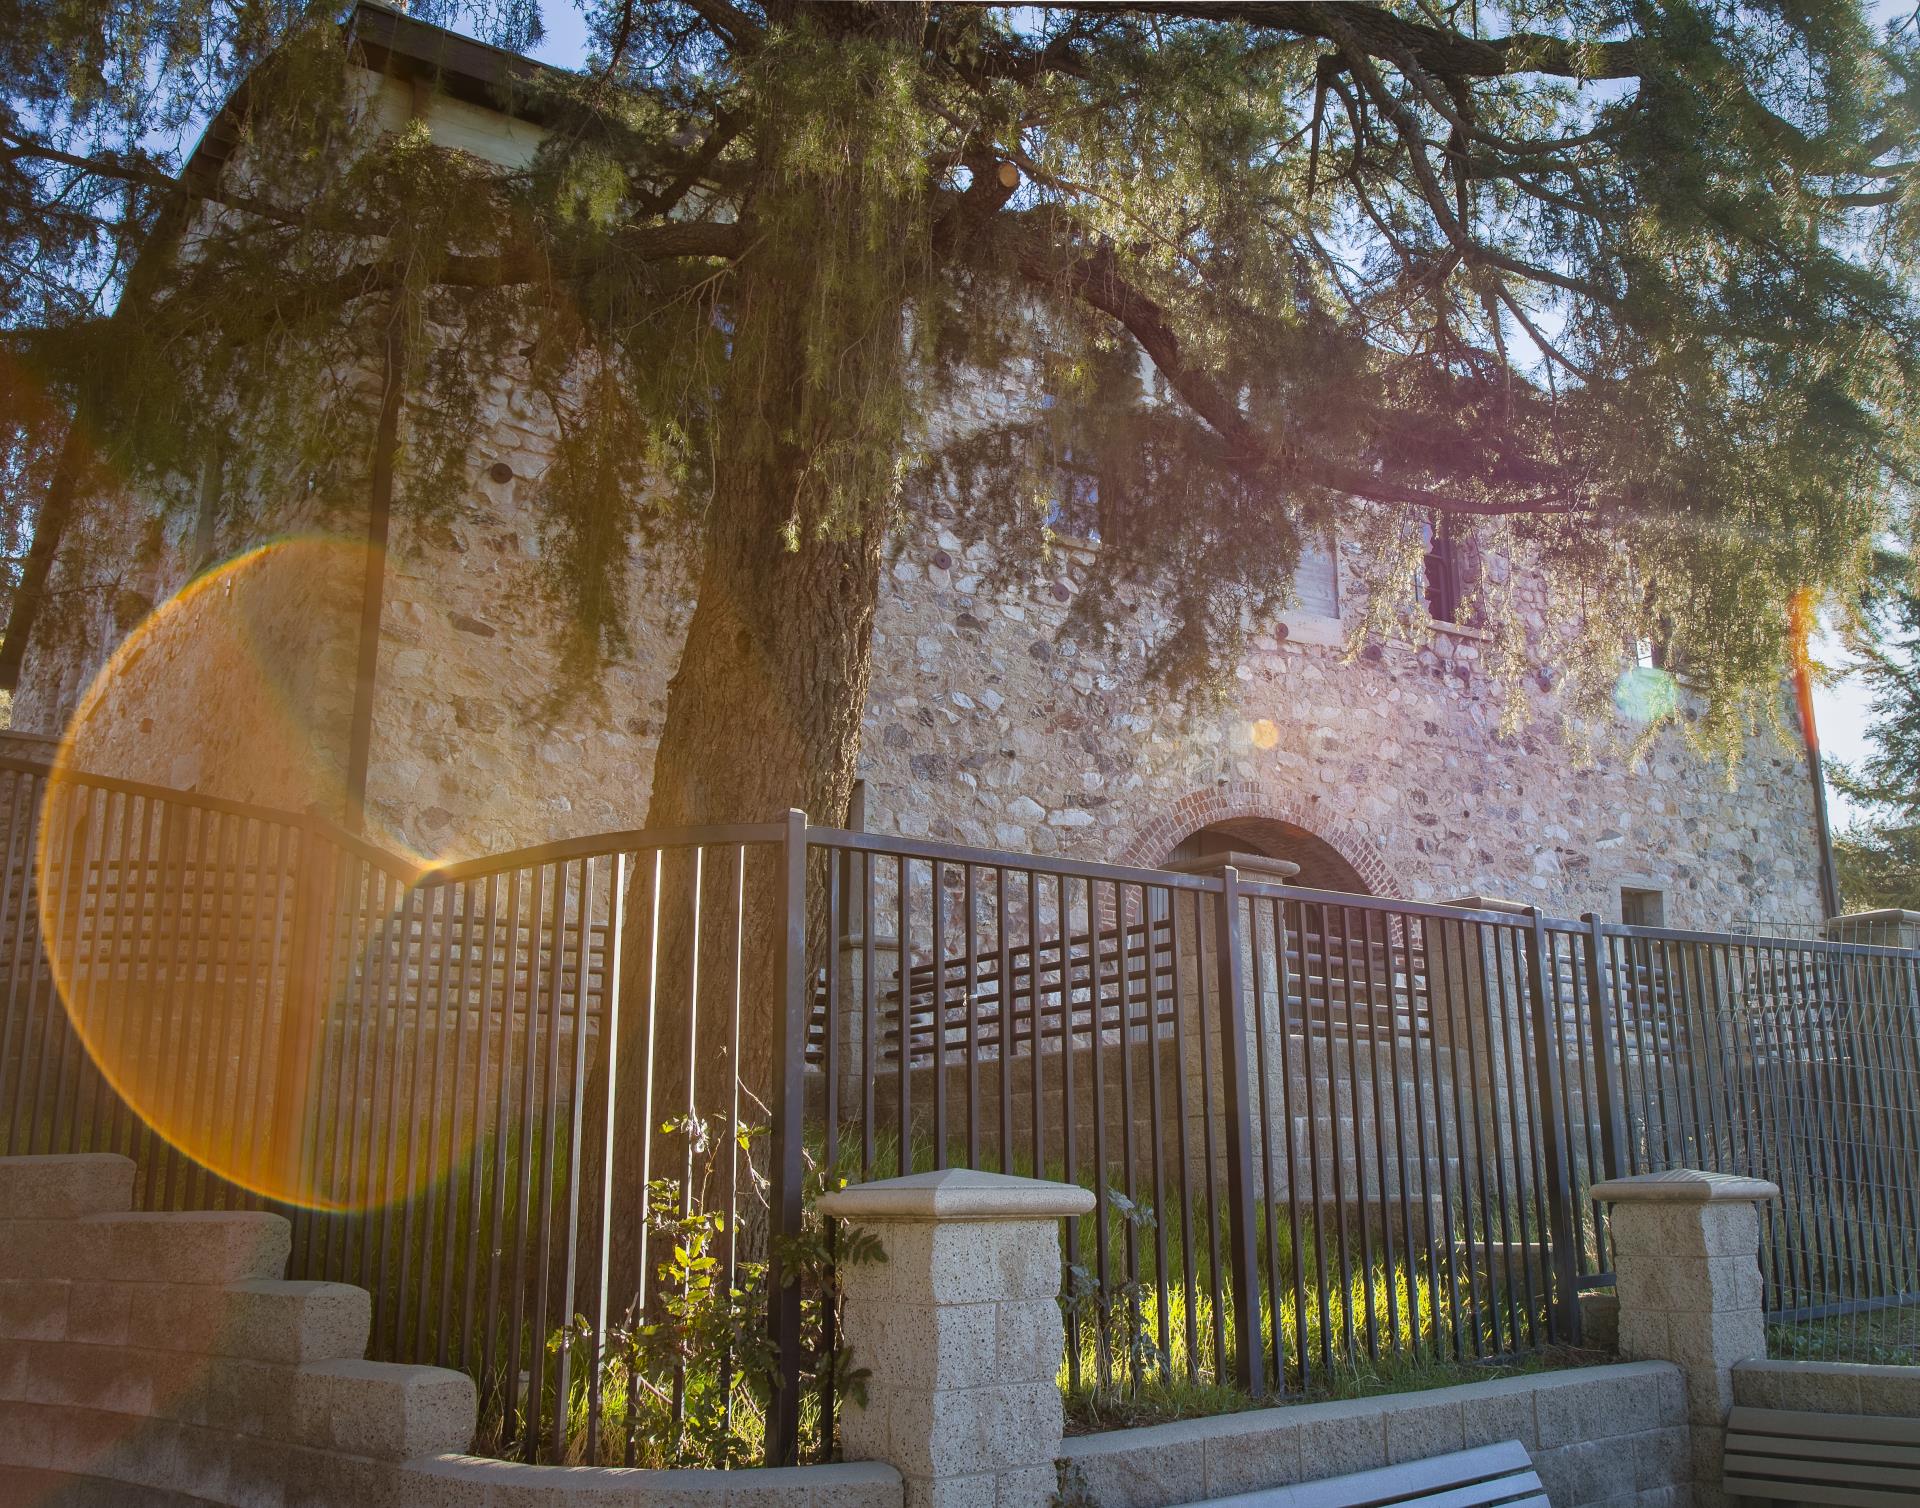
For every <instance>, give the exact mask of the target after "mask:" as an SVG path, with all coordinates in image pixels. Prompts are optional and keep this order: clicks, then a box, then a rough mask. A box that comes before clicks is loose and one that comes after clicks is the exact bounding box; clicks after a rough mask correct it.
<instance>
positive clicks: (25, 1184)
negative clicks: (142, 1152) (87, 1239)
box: [0, 1152, 133, 1242]
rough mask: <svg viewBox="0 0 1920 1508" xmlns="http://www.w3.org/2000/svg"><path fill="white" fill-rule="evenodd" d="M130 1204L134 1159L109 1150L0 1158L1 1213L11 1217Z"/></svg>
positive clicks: (64, 1215)
mask: <svg viewBox="0 0 1920 1508" xmlns="http://www.w3.org/2000/svg"><path fill="white" fill-rule="evenodd" d="M132 1206H133V1161H132V1159H131V1158H126V1157H116V1156H114V1155H113V1154H112V1153H108V1152H80V1153H71V1154H63V1155H57V1156H50V1157H0V1212H4V1218H5V1219H7V1220H71V1219H73V1218H75V1217H76V1216H79V1215H100V1214H107V1213H110V1212H112V1211H115V1210H126V1209H130V1208H132ZM5 1239H6V1238H5V1236H4V1235H0V1242H4V1241H5Z"/></svg>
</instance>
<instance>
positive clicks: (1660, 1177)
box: [1587, 1168, 1780, 1204]
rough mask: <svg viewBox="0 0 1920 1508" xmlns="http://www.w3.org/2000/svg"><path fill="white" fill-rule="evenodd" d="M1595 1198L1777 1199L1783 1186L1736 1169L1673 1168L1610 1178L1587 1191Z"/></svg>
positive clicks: (1714, 1201)
mask: <svg viewBox="0 0 1920 1508" xmlns="http://www.w3.org/2000/svg"><path fill="white" fill-rule="evenodd" d="M1587 1194H1588V1197H1589V1198H1592V1199H1603V1200H1605V1201H1607V1202H1608V1203H1609V1204H1623V1203H1632V1202H1634V1201H1635V1200H1640V1201H1644V1202H1646V1203H1649V1204H1754V1203H1757V1202H1759V1201H1760V1200H1763V1199H1778V1198H1779V1197H1780V1186H1779V1185H1778V1184H1774V1183H1768V1182H1767V1181H1766V1179H1764V1178H1743V1177H1741V1176H1740V1175H1739V1174H1737V1173H1708V1172H1704V1171H1702V1170H1701V1169H1699V1168H1674V1169H1672V1170H1671V1171H1669V1172H1665V1173H1636V1174H1635V1175H1634V1176H1633V1177H1631V1178H1610V1179H1608V1180H1607V1181H1606V1182H1605V1183H1596V1184H1595V1185H1594V1186H1593V1187H1592V1188H1591V1189H1589V1190H1588V1191H1587Z"/></svg>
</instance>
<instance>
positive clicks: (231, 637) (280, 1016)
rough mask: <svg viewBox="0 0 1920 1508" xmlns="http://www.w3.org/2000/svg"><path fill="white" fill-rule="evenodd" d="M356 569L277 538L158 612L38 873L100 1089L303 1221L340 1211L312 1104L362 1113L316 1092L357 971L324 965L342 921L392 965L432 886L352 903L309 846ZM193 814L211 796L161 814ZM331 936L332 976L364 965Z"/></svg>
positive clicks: (67, 785)
mask: <svg viewBox="0 0 1920 1508" xmlns="http://www.w3.org/2000/svg"><path fill="white" fill-rule="evenodd" d="M366 558H367V557H366V551H365V547H363V546H357V545H354V544H352V543H350V542H344V541H339V540H328V539H319V538H300V539H283V540H277V541H274V542H272V543H270V544H267V545H263V546H261V547H259V548H257V549H254V550H250V551H248V552H246V553H245V554H243V555H240V556H237V557H235V558H234V559H232V560H230V561H228V562H226V563H225V564H224V565H221V566H219V567H216V568H215V569H213V570H211V571H209V572H207V573H206V574H205V575H202V576H201V577H199V578H197V579H196V580H194V581H193V582H191V583H190V584H189V585H187V586H186V587H185V588H183V589H182V590H181V591H180V592H178V593H177V594H175V595H174V596H173V597H172V598H170V599H169V600H168V601H166V602H165V603H163V604H162V605H161V606H160V607H158V608H157V609H155V610H154V611H153V612H152V613H151V614H150V615H149V616H148V617H147V618H146V619H145V620H144V621H143V622H142V623H141V624H140V625H139V626H138V627H137V628H135V630H134V631H133V632H132V633H131V634H129V635H128V637H127V639H126V640H125V642H124V643H122V644H121V645H120V647H119V648H118V649H117V650H116V651H115V652H114V653H113V655H112V656H111V658H110V659H109V660H108V661H107V663H106V664H105V665H104V666H103V667H102V668H101V670H100V672H99V674H98V675H97V676H96V677H95V678H94V680H93V683H92V684H91V685H90V686H89V688H88V690H87V692H86V695H85V696H83V697H82V698H81V701H80V704H79V708H78V710H77V711H76V712H75V714H74V716H73V718H72V720H71V722H70V723H69V725H68V727H67V730H66V733H65V736H64V737H63V739H62V742H61V746H60V751H59V754H58V756H57V758H56V761H55V765H54V769H53V772H52V774H51V776H50V778H49V780H48V782H47V794H46V797H45V799H44V801H43V804H42V811H41V821H40V837H39V844H38V849H37V852H36V856H35V878H36V883H37V889H38V905H39V914H40V922H41V930H42V936H43V938H44V941H45V946H46V952H47V957H48V959H49V961H50V963H51V966H52V974H53V979H54V983H55V986H56V987H57V989H58V991H59V994H60V999H61V1002H62V1004H63V1005H64V1007H65V1009H66V1012H67V1015H68V1018H69V1019H70V1020H71V1021H72V1023H73V1026H74V1029H75V1031H76V1032H77V1034H78V1035H79V1037H80V1039H81V1041H82V1042H83V1043H84V1044H85V1046H86V1048H87V1051H88V1053H89V1054H90V1055H91V1057H92V1058H93V1061H94V1063H95V1064H96V1065H97V1066H98V1068H99V1069H100V1072H101V1073H102V1075H103V1076H104V1077H105V1078H106V1080H107V1081H108V1083H110V1084H111V1085H112V1086H113V1088H114V1089H115V1091H116V1092H117V1093H118V1094H119V1095H120V1097H121V1098H122V1099H123V1100H125V1102H126V1103H127V1104H128V1105H129V1106H130V1107H131V1108H132V1110H133V1111H134V1112H135V1113H136V1114H137V1115H138V1116H139V1117H140V1118H141V1120H143V1121H144V1122H145V1123H146V1125H148V1126H149V1127H151V1128H152V1130H153V1131H154V1132H155V1133H157V1134H158V1135H159V1136H160V1137H162V1138H164V1139H165V1140H166V1141H167V1142H169V1143H170V1144H172V1145H173V1146H174V1147H176V1148H178V1149H179V1150H180V1151H181V1152H184V1153H185V1154H187V1156H189V1157H191V1158H192V1159H193V1160H194V1161H195V1162H197V1163H199V1164H201V1165H202V1166H203V1167H204V1168H206V1169H208V1170H210V1171H211V1172H213V1173H215V1174H217V1175H218V1176H219V1177H221V1178H223V1179H226V1180H228V1181H229V1182H231V1183H234V1184H238V1185H240V1186H241V1187H243V1188H247V1189H250V1190H252V1191H254V1192H256V1193H260V1194H264V1195H266V1196H268V1197H270V1198H274V1199H278V1200H283V1201H285V1202H287V1203H290V1204H303V1205H309V1206H314V1207H318V1208H340V1207H342V1206H343V1205H345V1204H346V1203H348V1202H349V1192H348V1191H349V1185H348V1183H347V1182H346V1180H345V1176H344V1175H343V1173H342V1172H341V1170H340V1169H339V1168H338V1167H337V1166H336V1164H337V1163H338V1162H339V1161H340V1160H339V1159H336V1158H331V1157H326V1156H312V1155H309V1156H305V1157H303V1156H301V1155H300V1152H299V1146H298V1144H299V1143H300V1142H301V1140H302V1139H303V1132H302V1128H304V1127H306V1126H309V1125H311V1124H313V1121H314V1117H313V1116H312V1115H311V1114H310V1112H311V1111H312V1109H313V1108H314V1106H315V1104H316V1103H317V1100H318V1097H319V1096H321V1095H322V1094H334V1095H336V1096H337V1095H338V1094H340V1093H342V1092H350V1093H351V1095H354V1096H357V1095H358V1094H359V1093H360V1092H361V1088H360V1086H358V1085H357V1084H356V1085H355V1086H353V1087H352V1088H351V1090H350V1091H343V1086H341V1085H339V1084H332V1085H323V1084H322V1083H320V1082H319V1074H320V1072H321V1065H323V1064H324V1063H326V1062H327V1061H329V1056H328V1054H327V1053H326V1052H324V1051H321V1050H320V1049H321V1048H322V1047H323V1046H324V1045H325V1043H326V1039H327V1035H328V1034H329V1033H333V1034H336V1035H337V1034H338V1032H339V1031H341V1030H343V1029H344V1023H345V1018H346V1015H347V1013H346V1012H345V1011H343V1010H342V1009H341V1008H340V1007H341V1006H342V1005H343V1002H341V1001H335V1000H332V999H329V998H324V992H323V991H322V989H321V988H319V987H318V986H319V981H321V980H328V981H338V980H343V979H344V980H352V979H353V978H354V977H355V976H356V975H357V974H358V975H364V974H365V973H366V972H367V969H366V967H356V966H354V965H355V964H356V962H358V963H359V964H362V965H365V964H367V963H368V960H357V961H356V960H354V959H352V958H351V957H343V956H333V957H329V949H330V948H334V947H335V945H336V944H337V942H338V934H339V932H340V930H341V929H340V927H339V925H338V923H339V919H340V916H341V914H342V912H343V911H351V913H352V915H353V916H354V918H355V920H356V922H363V923H364V924H363V925H361V926H360V929H359V935H361V936H364V937H366V938H368V939H371V941H370V942H369V943H367V944H365V945H364V946H365V947H366V948H368V949H370V950H372V951H373V952H376V953H378V955H379V956H380V957H379V961H380V962H382V963H384V957H385V954H386V952H387V950H388V948H389V946H390V943H391V938H390V934H391V932H392V930H393V929H392V927H391V926H390V925H389V923H390V921H391V919H392V917H394V916H395V915H400V916H401V921H402V925H403V927H404V925H405V922H406V916H405V914H404V912H403V908H405V907H406V906H407V905H408V903H409V898H410V897H411V896H413V895H414V894H415V893H416V892H415V891H414V890H413V888H412V886H411V884H409V883H407V882H408V881H411V880H413V879H415V878H417V875H418V874H419V873H420V872H421V871H422V869H423V867H424V866H423V865H422V864H421V862H420V860H419V858H418V856H417V855H411V854H408V855H405V856H404V857H403V858H401V859H400V861H399V863H398V865H397V868H398V869H399V870H400V874H399V875H398V876H396V877H395V878H393V879H392V880H390V881H383V882H382V883H381V884H379V885H378V886H372V887H357V886H356V887H349V886H347V885H346V884H345V882H344V881H343V879H342V876H343V875H345V874H346V873H347V872H348V871H347V867H346V866H344V865H336V864H332V863H331V862H330V859H331V855H332V854H333V853H334V852H335V851H336V850H335V846H334V845H333V844H332V843H331V842H330V841H329V840H327V839H325V838H324V837H323V836H321V834H322V832H323V830H324V828H325V820H323V819H335V818H337V817H338V816H339V815H340V814H341V813H342V812H343V810H344V805H345V803H344V791H343V789H342V783H341V774H340V771H341V769H342V767H343V766H344V760H343V758H342V757H341V745H342V744H343V743H344V739H345V727H346V715H345V709H346V707H347V706H348V705H350V700H351V694H352V684H353V683H352V666H353V663H354V661H353V650H354V648H355V645H356V637H355V636H356V632H357V623H358V593H359V583H360V580H361V577H362V574H363V571H364V569H365V564H366ZM189 792H213V793H217V795H199V794H193V795H187V796H185V797H184V799H170V797H173V796H175V795H176V793H189ZM243 803H244V804H243ZM289 814H313V815H312V816H310V817H294V818H291V819H290V818H289ZM369 836H370V838H371V839H372V840H373V841H374V842H375V843H376V844H378V845H379V846H380V847H382V848H385V849H388V850H392V849H394V848H395V847H396V845H395V844H394V843H393V841H392V835H391V834H385V833H373V834H370V835H369ZM348 888H352V889H353V890H354V893H353V894H352V895H348V894H347V893H346V891H347V889H348ZM343 901H345V902H347V905H346V906H345V907H343V906H342V905H341V903H342V902H343ZM346 931H347V936H348V941H347V943H346V945H345V947H344V948H340V949H337V953H338V954H340V955H347V954H351V952H352V950H353V948H354V946H355V944H354V943H353V942H352V940H351V939H352V937H353V936H354V928H353V927H348V928H347V929H346ZM343 961H344V962H345V963H346V964H347V965H348V966H347V967H344V968H343V967H342V966H341V965H342V963H343ZM329 988H330V989H331V988H336V986H332V985H330V986H329ZM376 1058H377V1055H376ZM368 1071H369V1073H370V1074H372V1075H378V1074H379V1073H380V1072H381V1064H380V1063H379V1062H378V1061H375V1062H374V1063H373V1064H372V1065H371V1067H370V1068H369V1070H368ZM392 1071H393V1069H392V1066H391V1065H388V1066H387V1069H386V1072H387V1073H388V1074H389V1075H391V1073H392ZM372 1083H373V1079H372V1078H370V1079H369V1081H368V1085H367V1088H368V1089H371V1087H372ZM409 1192H410V1190H408V1189H407V1188H405V1187H390V1188H387V1189H385V1190H384V1191H383V1195H382V1197H383V1199H384V1198H399V1197H404V1196H405V1195H407V1194H408V1193H409ZM359 1202H362V1203H364V1202H365V1200H364V1199H362V1200H360V1201H359Z"/></svg>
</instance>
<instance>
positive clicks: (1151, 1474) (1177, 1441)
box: [1060, 1421, 1300, 1508]
mask: <svg viewBox="0 0 1920 1508" xmlns="http://www.w3.org/2000/svg"><path fill="white" fill-rule="evenodd" d="M1208 1422H1209V1423H1212V1422H1216V1421H1208ZM1254 1440H1255V1452H1254V1453H1255V1454H1256V1455H1257V1454H1259V1453H1260V1452H1259V1448H1258V1447H1259V1443H1260V1442H1259V1437H1254ZM1287 1440H1288V1443H1289V1444H1292V1445H1293V1446H1294V1449H1293V1452H1292V1460H1291V1466H1290V1468H1288V1471H1287V1474H1284V1475H1279V1476H1275V1477H1273V1478H1272V1479H1270V1480H1268V1481H1264V1482H1261V1481H1255V1482H1253V1483H1252V1484H1251V1485H1252V1487H1274V1486H1281V1485H1284V1484H1286V1483H1288V1482H1292V1481H1296V1480H1297V1479H1298V1473H1299V1464H1300V1452H1299V1447H1298V1444H1297V1443H1296V1442H1294V1441H1293V1437H1292V1435H1291V1434H1289V1435H1288V1436H1287ZM1208 1448H1209V1446H1208V1441H1207V1438H1206V1435H1205V1433H1203V1432H1201V1431H1198V1430H1195V1429H1193V1428H1191V1427H1190V1424H1188V1423H1186V1422H1184V1421H1183V1423H1182V1424H1162V1425H1153V1426H1150V1427H1149V1428H1146V1429H1136V1430H1114V1431H1111V1432H1109V1433H1107V1434H1101V1435H1081V1436H1076V1437H1075V1438H1074V1439H1071V1440H1067V1441H1064V1442H1063V1443H1062V1444H1061V1447H1060V1459H1061V1461H1062V1462H1063V1463H1064V1464H1065V1465H1066V1466H1068V1467H1070V1468H1073V1469H1075V1470H1077V1471H1078V1472H1079V1473H1080V1479H1081V1481H1082V1483H1083V1484H1084V1486H1085V1489H1086V1495H1087V1497H1089V1498H1090V1499H1091V1500H1092V1501H1094V1502H1096V1503H1100V1504H1103V1505H1104V1504H1111V1505H1112V1508H1158V1505H1160V1504H1162V1503H1178V1502H1180V1501H1182V1498H1181V1494H1182V1493H1183V1492H1184V1493H1186V1494H1187V1497H1188V1498H1189V1499H1190V1498H1191V1497H1192V1496H1193V1494H1194V1492H1195V1490H1196V1488H1197V1485H1198V1484H1203V1483H1204V1484H1205V1487H1206V1491H1207V1493H1208V1495H1209V1496H1214V1497H1218V1496H1220V1495H1221V1494H1222V1492H1223V1491H1227V1490H1230V1491H1233V1492H1245V1491H1249V1490H1251V1488H1250V1487H1248V1486H1234V1487H1232V1488H1231V1489H1222V1488H1221V1487H1219V1486H1217V1485H1216V1484H1215V1483H1214V1482H1213V1481H1212V1479H1211V1477H1210V1476H1209V1475H1208V1472H1207V1452H1208Z"/></svg>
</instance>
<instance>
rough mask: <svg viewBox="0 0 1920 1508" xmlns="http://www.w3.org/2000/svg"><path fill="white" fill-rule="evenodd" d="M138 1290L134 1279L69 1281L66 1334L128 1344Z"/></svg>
mask: <svg viewBox="0 0 1920 1508" xmlns="http://www.w3.org/2000/svg"><path fill="white" fill-rule="evenodd" d="M135 1292H136V1289H135V1286H134V1285H133V1284H131V1283H95V1282H76V1283H72V1284H69V1285H68V1292H67V1337H66V1338H67V1339H68V1340H69V1341H77V1342H81V1343H83V1344H86V1345H94V1346H122V1345H125V1344H126V1342H127V1322H128V1317H129V1315H130V1314H131V1313H132V1308H133V1298H134V1294H135Z"/></svg>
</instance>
